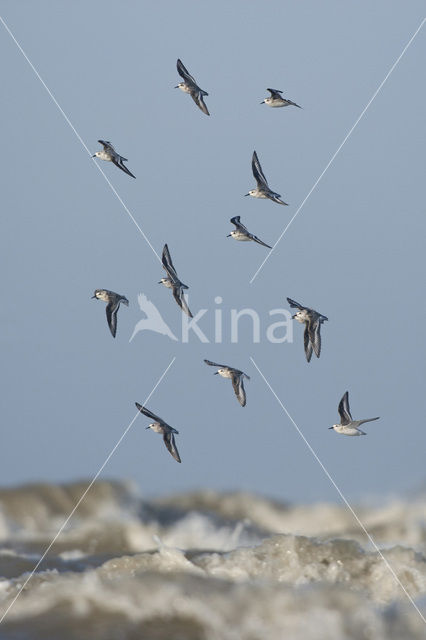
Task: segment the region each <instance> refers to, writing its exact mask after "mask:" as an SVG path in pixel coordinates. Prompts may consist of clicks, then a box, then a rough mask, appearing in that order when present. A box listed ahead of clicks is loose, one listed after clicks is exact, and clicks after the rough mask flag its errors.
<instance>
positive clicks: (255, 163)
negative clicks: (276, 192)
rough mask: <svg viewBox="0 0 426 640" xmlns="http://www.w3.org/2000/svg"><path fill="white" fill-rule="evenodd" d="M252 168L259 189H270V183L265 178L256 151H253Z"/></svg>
mask: <svg viewBox="0 0 426 640" xmlns="http://www.w3.org/2000/svg"><path fill="white" fill-rule="evenodd" d="M251 168H252V171H253V176H254V179H255V180H256V182H257V184H258V186H259V187H266V188H267V189H269V186H268V181H267V180H266V178H265V175H264V173H263V171H262V167H261V166H260V162H259V158H258V157H257V153H256V151H253V157H252V160H251Z"/></svg>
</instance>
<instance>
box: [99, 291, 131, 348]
mask: <svg viewBox="0 0 426 640" xmlns="http://www.w3.org/2000/svg"><path fill="white" fill-rule="evenodd" d="M92 298H96V299H97V300H103V301H104V302H106V303H107V306H106V317H107V321H108V326H109V330H110V331H111V333H112V337H113V338H115V334H116V333H117V311H118V310H119V308H120V304H121V303H123V304H125V305H126V307H128V306H129V301H128V300H127V298H125V297H124V296H121V295H120V294H119V293H114V291H108V289H96V290H95V293H94V295H93V296H92Z"/></svg>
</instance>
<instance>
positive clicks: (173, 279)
mask: <svg viewBox="0 0 426 640" xmlns="http://www.w3.org/2000/svg"><path fill="white" fill-rule="evenodd" d="M161 262H162V263H163V268H164V270H165V271H166V273H167V278H161V280H160V281H159V283H158V284H163V285H164V286H165V287H167V288H168V289H171V290H172V292H173V297H174V299H175V300H176V302H177V303H178V305H179V306H180V308H181V309H182V311H183V312H184V313H186V315H187V316H189V317H190V318H193V315H192V313H191V312H190V310H189V307H188V304H187V302H186V300H185V296H184V293H183V290H184V289H188V287H187V285H186V284H183V282H181V281H180V280H179V278H178V275H177V273H176V269H175V268H174V266H173V262H172V258H171V256H170V251H169V247H168V246H167V244H165V245H164V249H163V255H162V258H161Z"/></svg>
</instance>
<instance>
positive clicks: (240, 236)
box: [226, 216, 272, 249]
mask: <svg viewBox="0 0 426 640" xmlns="http://www.w3.org/2000/svg"><path fill="white" fill-rule="evenodd" d="M230 222H232V224H234V225H235V229H234V231H231V233H229V234H228V235H227V236H226V237H227V238H229V237H231V238H234V240H240V241H241V242H248V241H249V240H254V242H257V243H258V244H261V245H262V246H263V247H268V249H272V247H270V246H269V244H266V243H265V242H262V240H260V239H259V238H258V237H257V236H255V235H253V234H252V233H250V231H249V230H248V229H247V227H245V226H244V225H243V223H242V222H240V216H234V217H233V218H231V220H230Z"/></svg>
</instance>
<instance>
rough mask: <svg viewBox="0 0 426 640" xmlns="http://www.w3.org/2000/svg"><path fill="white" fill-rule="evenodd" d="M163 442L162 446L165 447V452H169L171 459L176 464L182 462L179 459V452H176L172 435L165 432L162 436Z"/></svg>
mask: <svg viewBox="0 0 426 640" xmlns="http://www.w3.org/2000/svg"><path fill="white" fill-rule="evenodd" d="M163 440H164V444H165V445H166V447H167V451H169V452H170V453H171V454H172V456H173V458H174V459H175V460H176V461H177V462H182V460H181V459H180V455H179V451H178V450H177V447H176V442H175V436H174V434H173V433H172V432H170V431H166V433H165V434H164V435H163Z"/></svg>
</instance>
